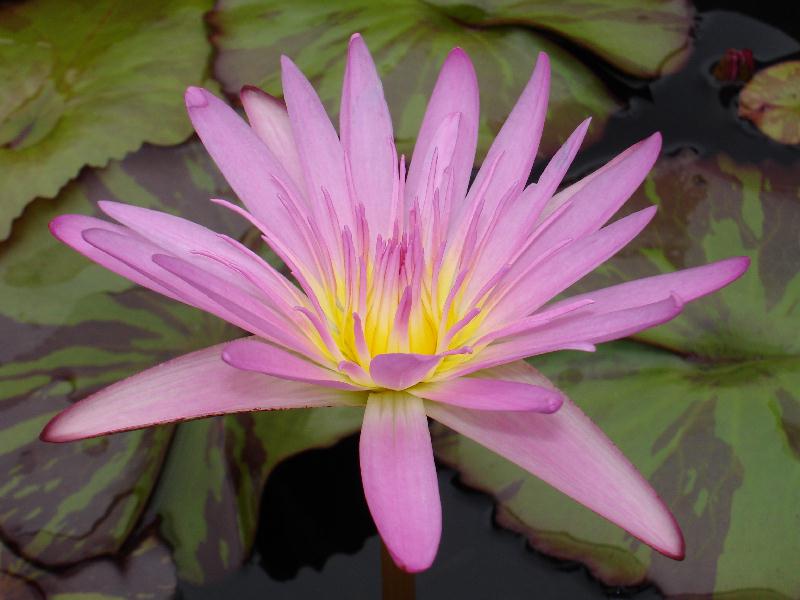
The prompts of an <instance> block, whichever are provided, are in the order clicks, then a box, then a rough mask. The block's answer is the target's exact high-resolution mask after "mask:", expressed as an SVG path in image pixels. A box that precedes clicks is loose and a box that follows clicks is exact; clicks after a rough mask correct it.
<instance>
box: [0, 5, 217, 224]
mask: <svg viewBox="0 0 800 600" xmlns="http://www.w3.org/2000/svg"><path fill="white" fill-rule="evenodd" d="M211 4H212V3H211V2H210V0H177V1H175V2H169V3H164V2H159V1H157V0H144V1H140V2H135V3H134V2H125V1H124V0H98V1H93V2H84V1H81V0H29V1H27V2H14V3H9V4H4V5H3V7H2V8H0V81H3V85H2V86H0V172H3V173H4V174H6V175H7V176H5V177H3V203H2V210H1V211H0V239H4V238H5V237H6V236H7V235H8V232H9V228H10V226H11V221H12V220H13V219H14V218H16V217H17V216H18V215H19V214H20V212H21V211H22V209H23V208H24V207H25V205H26V204H28V202H30V201H31V200H33V199H34V198H36V197H45V198H52V197H54V196H55V195H56V194H57V193H58V191H59V189H60V188H61V187H62V186H63V185H64V184H65V183H67V181H69V180H70V179H72V178H73V177H75V176H76V175H77V174H78V171H79V170H80V169H81V167H83V166H84V165H92V166H102V165H105V164H106V163H107V162H108V161H109V159H112V158H122V157H123V156H125V154H126V153H128V152H131V151H132V150H135V149H137V148H138V147H139V146H141V144H142V143H143V142H151V143H155V144H177V143H179V142H181V141H183V140H185V139H186V138H187V137H188V136H189V135H190V134H191V131H192V130H191V126H190V124H189V120H188V119H187V118H186V115H185V111H184V109H183V103H182V101H181V97H182V92H183V89H184V88H185V87H186V86H187V85H191V84H199V83H202V82H203V81H204V80H205V78H206V70H207V63H208V60H209V57H210V51H211V48H210V45H209V43H208V41H207V39H206V32H205V24H204V22H203V14H204V13H205V12H206V11H207V10H209V9H210V8H211ZM165 57H169V60H165ZM12 175H13V176H12Z"/></svg>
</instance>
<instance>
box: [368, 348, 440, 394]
mask: <svg viewBox="0 0 800 600" xmlns="http://www.w3.org/2000/svg"><path fill="white" fill-rule="evenodd" d="M441 360H442V357H441V356H440V355H438V354H400V353H398V354H378V355H377V356H375V357H374V358H373V359H372V362H370V364H369V374H370V375H371V376H372V379H373V381H374V382H375V383H376V384H378V385H379V386H381V387H385V388H388V389H390V390H404V389H406V388H407V387H411V386H412V385H414V384H415V383H419V382H420V381H422V379H423V378H424V377H425V376H426V375H427V374H428V373H429V372H430V371H431V370H432V369H433V368H435V367H436V366H437V365H438V364H439V363H440V362H441Z"/></svg>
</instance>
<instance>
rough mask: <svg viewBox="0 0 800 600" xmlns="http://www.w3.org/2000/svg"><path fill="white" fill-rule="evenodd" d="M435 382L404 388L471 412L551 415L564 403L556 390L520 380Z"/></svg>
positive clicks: (485, 379)
mask: <svg viewBox="0 0 800 600" xmlns="http://www.w3.org/2000/svg"><path fill="white" fill-rule="evenodd" d="M479 375H481V376H479V377H457V378H455V379H448V380H445V381H437V382H435V383H420V384H418V385H415V386H414V387H412V388H409V389H408V393H409V394H413V395H415V396H418V397H420V398H425V399H426V400H435V401H436V402H444V403H445V404H451V405H453V406H460V407H462V408H469V409H472V410H504V411H505V410H510V411H533V412H540V413H552V412H555V411H557V410H558V409H559V408H560V407H561V404H562V403H563V402H564V397H563V395H562V394H561V393H560V392H558V391H557V390H553V389H551V388H549V387H542V386H540V385H531V384H530V383H525V382H521V381H505V380H503V379H499V378H492V377H488V376H484V375H489V373H488V372H487V373H486V374H479Z"/></svg>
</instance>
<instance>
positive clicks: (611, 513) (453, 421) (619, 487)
mask: <svg viewBox="0 0 800 600" xmlns="http://www.w3.org/2000/svg"><path fill="white" fill-rule="evenodd" d="M495 371H496V372H497V373H498V375H497V376H498V377H499V376H501V375H502V377H503V378H505V379H511V378H514V379H516V380H519V381H525V382H527V383H530V384H533V385H541V386H548V387H552V384H550V383H549V382H548V381H547V380H546V379H545V378H544V377H543V376H542V375H540V374H539V373H538V372H537V371H536V370H535V369H533V368H532V367H530V366H529V365H526V364H525V363H522V362H520V363H516V364H514V365H507V366H506V367H504V368H503V369H495ZM426 410H427V413H428V415H429V416H430V417H432V418H433V419H436V420H437V421H439V422H441V423H444V424H445V425H447V426H448V427H450V428H451V429H454V430H455V431H458V432H459V433H461V434H463V435H465V436H467V437H469V438H472V439H473V440H475V441H476V442H478V443H480V444H483V445H484V446H486V447H487V448H489V449H490V450H492V451H494V452H496V453H498V454H499V455H501V456H503V457H505V458H507V459H508V460H510V461H511V462H513V463H515V464H517V465H519V466H520V467H522V468H523V469H525V470H526V471H529V472H530V473H532V474H534V475H536V476H537V477H539V478H541V479H543V480H544V481H546V482H547V483H549V484H550V485H552V486H553V487H555V488H556V489H558V490H560V491H561V492H563V493H565V494H567V495H568V496H571V497H572V498H574V499H575V500H577V501H578V502H580V503H581V504H583V505H585V506H587V507H588V508H590V509H591V510H593V511H595V512H596V513H598V514H600V515H602V516H603V517H605V518H606V519H608V520H610V521H612V522H613V523H616V524H617V525H619V526H620V527H622V528H623V529H625V530H626V531H628V532H629V533H630V534H631V535H633V536H634V537H636V538H638V539H640V540H642V541H643V542H644V543H646V544H648V545H650V546H652V547H653V548H655V549H656V550H658V551H659V552H661V553H662V554H665V555H667V556H670V557H672V558H678V559H681V558H683V555H684V542H683V536H682V535H681V532H680V528H679V527H678V524H677V523H676V522H675V519H674V517H673V516H672V515H671V514H670V512H669V510H668V509H667V508H666V506H665V505H664V503H663V502H662V501H661V499H660V498H659V497H658V495H657V494H656V492H655V491H654V490H653V488H652V487H651V486H650V484H649V483H648V482H647V481H646V480H645V479H644V478H643V477H642V476H641V475H640V474H639V473H638V472H637V470H636V468H635V467H634V466H633V465H632V464H631V463H630V462H629V461H628V459H627V458H625V457H624V456H623V455H622V453H621V452H620V451H619V450H618V449H617V447H616V446H615V445H614V443H613V442H612V441H611V440H609V439H608V438H607V437H606V436H605V434H603V432H602V431H600V429H599V428H598V427H597V426H596V425H595V424H594V423H592V421H591V420H590V419H589V418H588V417H586V415H584V414H583V413H582V412H581V410H580V409H579V408H578V407H577V406H575V404H574V403H573V402H572V401H570V400H569V399H566V401H565V402H564V405H563V406H562V407H561V409H560V410H559V411H558V412H556V413H554V414H552V415H542V414H537V413H534V412H526V413H508V412H488V411H472V410H466V409H463V408H456V407H452V406H448V405H446V404H437V403H427V404H426Z"/></svg>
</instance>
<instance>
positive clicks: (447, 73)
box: [406, 48, 479, 202]
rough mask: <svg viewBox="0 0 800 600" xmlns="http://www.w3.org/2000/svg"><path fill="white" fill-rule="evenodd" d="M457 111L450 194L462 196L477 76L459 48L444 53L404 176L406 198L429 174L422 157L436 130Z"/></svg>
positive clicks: (471, 155) (471, 156)
mask: <svg viewBox="0 0 800 600" xmlns="http://www.w3.org/2000/svg"><path fill="white" fill-rule="evenodd" d="M452 114H460V115H461V118H460V123H459V130H458V143H457V144H456V154H455V155H454V156H453V159H452V165H451V169H452V173H453V192H452V196H453V198H456V199H457V198H463V197H464V196H465V195H466V192H467V186H468V185H469V178H470V174H471V173H472V164H473V161H474V160H475V148H476V146H477V144H478V118H479V115H478V80H477V77H476V76H475V69H474V68H473V66H472V62H470V60H469V57H468V56H467V54H466V53H465V52H464V51H463V50H462V49H461V48H455V49H453V50H452V51H451V52H450V54H448V55H447V59H445V61H444V64H443V65H442V70H441V71H440V73H439V78H438V79H437V80H436V85H435V86H434V88H433V92H432V93H431V97H430V100H429V101H428V108H427V109H426V111H425V117H424V118H423V119H422V125H421V126H420V130H419V135H418V136H417V141H416V144H415V145H414V154H413V158H412V160H411V165H410V166H409V170H408V178H407V180H406V200H407V201H409V202H411V201H413V198H414V194H415V193H417V190H419V189H420V187H421V186H424V183H423V182H424V181H425V179H426V177H427V175H428V170H427V169H426V168H425V158H426V157H427V156H428V153H429V151H430V148H431V145H432V143H433V140H434V137H435V135H436V132H437V131H438V129H439V127H440V125H441V124H442V122H443V121H444V120H445V118H446V117H447V116H448V115H452Z"/></svg>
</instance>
